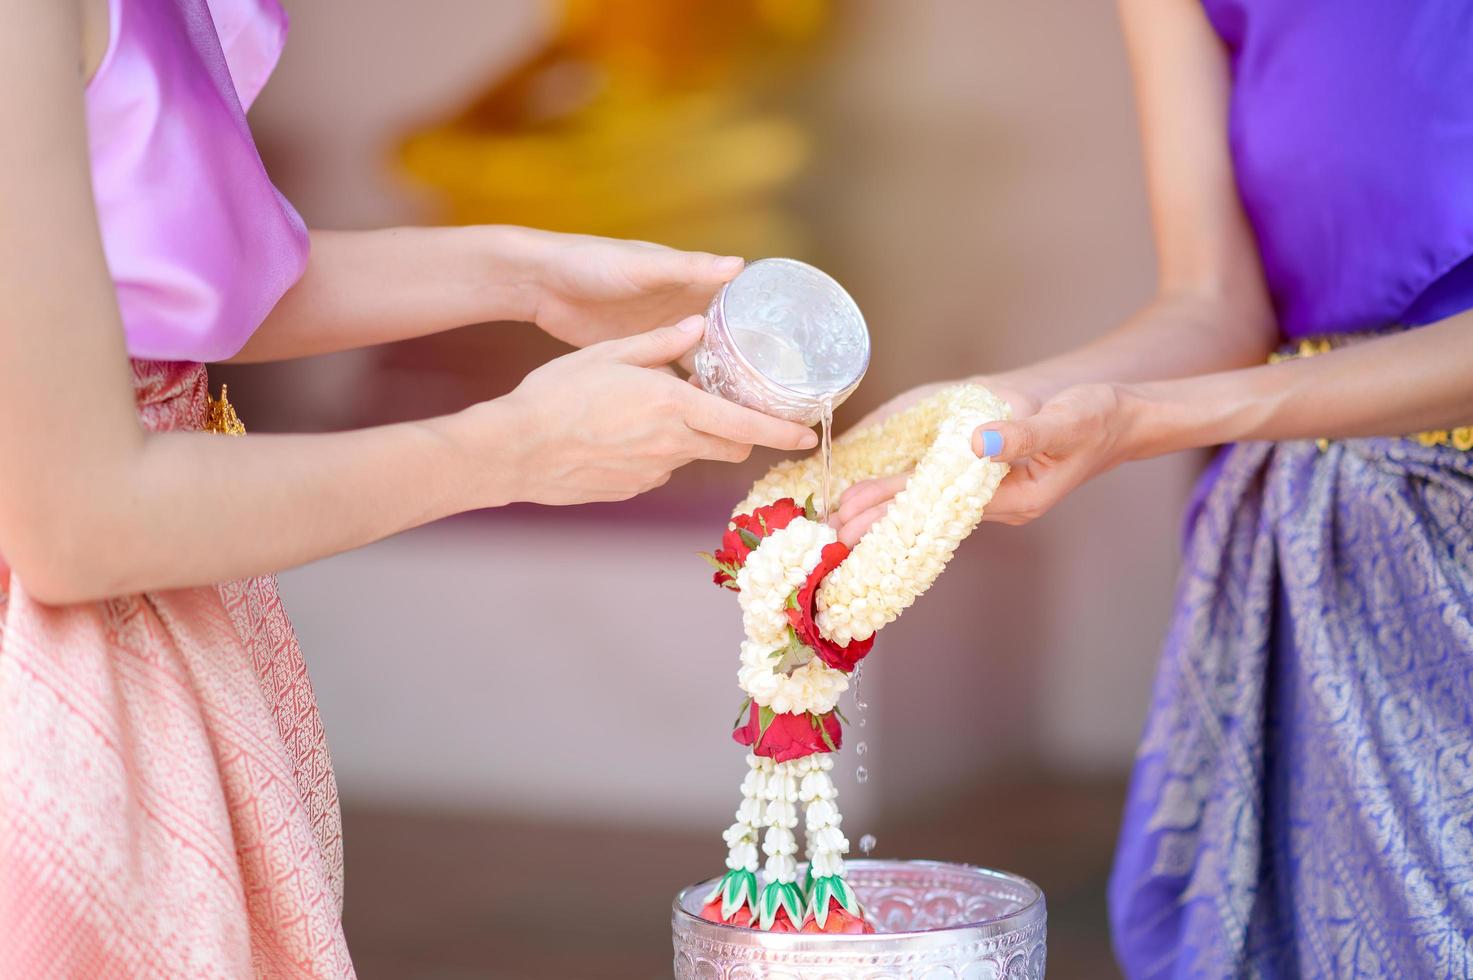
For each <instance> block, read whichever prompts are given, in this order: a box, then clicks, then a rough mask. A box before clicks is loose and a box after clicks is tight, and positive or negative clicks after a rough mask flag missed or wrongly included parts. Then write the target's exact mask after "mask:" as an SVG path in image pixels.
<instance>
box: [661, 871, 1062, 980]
mask: <svg viewBox="0 0 1473 980" xmlns="http://www.w3.org/2000/svg"><path fill="white" fill-rule="evenodd" d="M845 865H846V867H847V868H848V874H847V880H848V881H849V883H850V884H851V885H853V886H854V889H855V891H856V892H858V893H859V897H860V900H861V901H862V902H863V903H864V904H865V907H866V909H867V911H868V912H869V915H870V917H871V918H872V919H873V920H874V922H875V923H876V925H877V927H878V928H879V930H880V931H879V932H877V933H875V934H874V935H872V936H846V935H811V934H803V933H770V932H761V931H759V930H756V929H742V928H737V927H735V926H728V925H723V924H721V923H715V922H707V921H706V920H704V919H702V918H701V917H700V914H701V904H702V903H703V902H704V901H705V899H706V895H707V893H709V892H710V890H711V888H712V887H713V886H714V884H715V882H714V881H708V882H703V883H702V884H699V885H692V886H690V887H689V888H686V889H685V890H683V891H682V892H681V893H680V894H679V895H677V896H676V898H675V904H674V908H673V910H672V913H671V927H672V930H673V932H674V942H675V978H676V980H1043V969H1044V956H1045V953H1046V948H1045V945H1046V944H1045V938H1046V935H1045V926H1046V913H1045V910H1044V901H1043V892H1042V891H1040V890H1039V888H1038V886H1037V885H1035V884H1034V883H1033V882H1031V881H1029V880H1027V879H1026V878H1020V877H1018V876H1017V875H1012V874H1008V873H1007V872H1005V871H991V870H988V869H986V868H974V867H971V866H969V865H962V864H943V863H941V862H938V861H848V862H845Z"/></svg>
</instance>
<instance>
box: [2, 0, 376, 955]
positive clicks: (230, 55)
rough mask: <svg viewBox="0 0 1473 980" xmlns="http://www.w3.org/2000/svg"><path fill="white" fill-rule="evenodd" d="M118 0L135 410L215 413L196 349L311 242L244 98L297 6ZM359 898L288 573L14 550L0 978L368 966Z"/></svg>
mask: <svg viewBox="0 0 1473 980" xmlns="http://www.w3.org/2000/svg"><path fill="white" fill-rule="evenodd" d="M109 13H110V38H109V44H108V48H107V53H106V56H105V58H104V60H103V62H102V65H101V67H100V68H99V69H98V70H97V73H96V76H95V77H94V78H93V80H92V81H91V83H90V84H89V86H88V88H87V92H86V114H87V124H88V131H89V136H90V150H91V162H92V179H93V190H94V194H95V196H96V200H97V208H98V214H99V221H100V226H101V235H102V241H103V245H104V248H105V252H106V256H107V262H108V266H109V268H110V269H111V272H112V278H113V281H114V284H115V287H116V291H117V297H118V304H119V306H120V308H121V310H122V315H123V322H124V327H125V329H126V331H127V345H128V350H129V353H130V355H131V356H132V357H133V358H135V360H134V361H133V378H134V383H135V388H136V391H137V404H138V413H139V417H140V419H141V420H142V424H143V425H145V426H146V427H148V428H149V429H152V430H155V431H161V430H168V429H200V428H203V427H205V423H206V420H207V410H208V407H209V406H208V404H207V388H206V379H205V370H204V367H203V366H202V364H201V363H200V362H202V361H212V360H218V359H220V358H224V357H228V356H230V355H231V354H233V353H234V352H236V351H237V350H239V349H240V347H241V346H242V345H243V344H244V343H245V341H246V339H247V338H249V337H250V335H251V333H252V331H253V330H255V329H256V327H257V326H258V325H259V324H260V323H261V321H262V319H263V318H264V317H265V316H266V314H267V313H268V312H269V311H270V309H271V307H272V306H273V305H274V304H275V303H276V302H277V300H278V299H280V297H281V296H282V294H283V293H284V292H285V291H286V290H287V289H288V288H289V287H290V286H291V285H292V283H293V282H295V281H296V280H297V279H298V278H299V277H300V275H301V274H302V270H303V269H304V267H305V264H306V259H307V250H308V244H307V234H306V230H305V228H304V226H303V224H302V221H301V219H300V218H299V217H298V216H297V214H296V212H294V211H293V210H292V208H291V207H290V205H288V204H287V202H286V201H285V200H284V199H283V198H282V197H281V195H280V194H279V193H277V191H276V189H275V188H274V187H273V186H272V184H271V181H270V180H269V179H268V177H267V176H266V172H265V170H264V168H263V167H262V164H261V160H260V157H259V156H258V155H257V153H256V148H255V145H254V143H253V142H252V139H251V134H250V130H249V129H248V128H247V127H246V122H245V109H246V107H247V106H248V105H249V104H250V103H251V101H252V99H254V98H255V96H256V93H257V92H258V91H260V89H261V86H262V85H263V84H264V83H265V81H266V78H267V76H268V75H269V73H270V72H271V70H272V68H273V67H274V65H275V62H276V58H277V56H278V54H279V52H280V50H281V47H282V43H283V41H284V39H285V35H286V18H285V15H284V14H283V13H282V11H281V9H280V8H279V7H278V6H277V5H276V4H275V2H274V0H213V2H212V3H210V4H208V5H207V4H206V2H205V0H111V3H110V10H109ZM42 423H43V424H44V420H42ZM12 424H15V423H14V421H13V420H12ZM217 438H222V439H223V438H228V436H226V435H220V436H218V437H217ZM247 438H249V437H247ZM97 492H98V493H106V492H107V488H106V487H98V488H97ZM199 492H200V493H201V494H208V493H209V492H210V488H209V487H207V486H203V485H202V486H201V487H200V488H199ZM220 519H221V520H222V521H225V520H231V519H232V517H231V515H230V514H226V513H222V514H221V515H220ZM97 545H98V547H107V543H106V542H97ZM341 911H342V836H341V830H340V824H339V818H338V802H337V791H336V787H335V785H334V782H333V774H332V767H331V764H330V762H329V759H328V755H327V745H326V742H325V740H324V738H323V732H322V723H321V719H320V718H319V717H318V713H317V706H316V703H315V700H314V698H313V694H312V688H311V684H310V683H309V681H308V678H307V670H306V667H305V665H304V664H303V662H302V657H301V653H300V651H299V650H298V648H297V642H296V639H295V637H294V636H293V634H292V628H291V624H290V623H289V622H288V621H287V618H286V615H285V613H284V612H283V611H282V607H281V602H280V600H279V598H278V597H277V592H276V585H275V583H274V582H273V581H272V580H271V579H267V578H256V579H247V580H244V581H238V582H230V583H227V584H224V585H218V586H202V587H199V588H190V589H175V590H170V591H163V592H151V593H146V594H142V595H131V596H122V597H118V598H116V599H110V600H108V601H105V602H94V603H87V604H81V605H73V606H65V607H50V606H45V605H41V604H39V603H37V602H36V601H35V600H34V599H33V598H32V597H31V596H30V595H29V594H28V593H27V591H26V584H25V582H24V581H22V580H20V579H19V577H18V576H16V575H15V574H13V573H12V572H10V571H9V569H8V568H7V567H6V566H5V564H4V562H3V561H0V976H5V977H26V978H33V977H108V978H113V977H170V978H172V977H191V978H193V977H231V978H237V977H245V976H251V975H253V974H254V975H255V976H260V977H343V976H350V975H351V974H352V965H351V963H350V961H349V959H348V954H347V949H346V946H345V944H344V941H343V931H342V925H341Z"/></svg>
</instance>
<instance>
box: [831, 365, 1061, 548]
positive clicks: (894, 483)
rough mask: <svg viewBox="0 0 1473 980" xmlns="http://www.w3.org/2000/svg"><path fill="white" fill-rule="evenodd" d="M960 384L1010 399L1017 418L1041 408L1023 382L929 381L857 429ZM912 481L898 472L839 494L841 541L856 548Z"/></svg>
mask: <svg viewBox="0 0 1473 980" xmlns="http://www.w3.org/2000/svg"><path fill="white" fill-rule="evenodd" d="M959 384H980V385H984V386H986V387H987V389H988V390H989V391H991V392H992V393H993V394H994V395H997V397H999V398H1001V399H1002V400H1003V401H1005V402H1007V403H1008V405H1009V406H1010V407H1011V408H1012V410H1013V416H1014V417H1015V418H1016V417H1018V416H1021V415H1031V414H1033V413H1034V412H1035V411H1037V410H1038V399H1036V398H1035V397H1034V396H1033V395H1031V394H1029V392H1028V390H1027V389H1026V388H1025V387H1024V386H1023V385H1021V384H1016V383H1010V382H1008V381H1005V380H1001V379H997V380H994V379H989V378H963V379H961V380H958V381H935V382H932V383H930V384H924V385H918V386H916V387H914V388H912V389H910V390H909V391H906V392H903V393H901V394H899V395H896V396H895V397H894V398H892V399H890V400H889V401H887V402H885V403H884V404H883V405H881V406H880V407H879V408H877V409H875V410H874V411H872V412H870V413H869V414H868V415H866V416H865V417H864V418H862V419H860V420H859V421H858V422H857V423H855V425H854V428H856V429H859V428H865V427H867V426H871V425H878V424H880V423H881V422H883V421H885V420H886V419H888V418H889V417H890V416H892V415H895V414H898V413H899V412H903V411H905V410H906V409H908V408H910V407H911V406H912V405H915V404H916V403H917V402H920V401H923V400H925V399H926V398H929V397H930V396H932V395H934V394H936V392H938V391H941V390H942V389H945V388H951V387H954V386H955V385H959ZM909 480H910V474H909V473H899V474H896V475H894V476H887V477H881V478H879V479H877V480H863V481H861V482H859V483H856V484H854V485H853V486H851V487H849V488H848V489H846V490H845V491H844V493H843V494H841V495H840V497H839V506H838V507H837V508H836V509H835V511H834V513H833V514H832V515H831V516H830V518H829V523H830V524H832V525H833V526H834V528H835V529H837V530H838V532H839V540H841V541H843V542H844V543H845V544H847V545H849V547H851V548H852V547H854V545H855V544H857V543H858V542H859V539H860V538H861V537H863V536H864V532H866V531H868V530H869V529H870V527H871V526H872V525H873V524H874V523H875V522H876V521H878V520H879V519H880V518H882V517H884V516H885V511H887V510H888V509H889V508H890V501H891V500H893V499H894V497H895V495H896V494H897V493H899V492H900V491H902V490H904V489H905V485H906V483H907V482H908V481H909Z"/></svg>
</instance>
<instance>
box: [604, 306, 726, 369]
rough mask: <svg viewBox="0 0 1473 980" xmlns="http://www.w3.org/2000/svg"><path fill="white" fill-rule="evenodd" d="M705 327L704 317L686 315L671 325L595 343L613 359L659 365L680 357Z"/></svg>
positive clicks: (689, 348)
mask: <svg viewBox="0 0 1473 980" xmlns="http://www.w3.org/2000/svg"><path fill="white" fill-rule="evenodd" d="M705 330H706V321H705V319H704V318H703V317H700V316H688V317H686V318H685V319H684V320H681V321H680V322H679V323H677V324H674V325H673V326H669V327H660V328H658V329H655V330H648V331H646V332H644V333H637V334H635V335H634V336H632V337H624V338H622V339H620V340H610V341H605V342H604V343H602V344H599V345H598V346H599V347H600V348H602V350H603V353H604V354H605V355H607V356H608V357H611V358H613V359H614V360H616V361H621V362H623V363H625V364H633V365H635V366H636V367H659V366H660V365H662V364H669V363H671V362H673V361H678V360H680V358H681V357H682V356H684V355H685V354H686V353H687V352H688V351H690V350H692V349H693V348H694V347H695V346H696V344H698V343H700V340H701V336H702V334H704V333H705Z"/></svg>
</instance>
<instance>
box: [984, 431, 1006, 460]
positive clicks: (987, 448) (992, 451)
mask: <svg viewBox="0 0 1473 980" xmlns="http://www.w3.org/2000/svg"><path fill="white" fill-rule="evenodd" d="M1000 452H1002V433H1001V432H997V431H995V430H993V429H988V430H986V431H985V432H983V433H982V455H983V456H989V457H990V456H996V455H997V454H998V453H1000Z"/></svg>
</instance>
